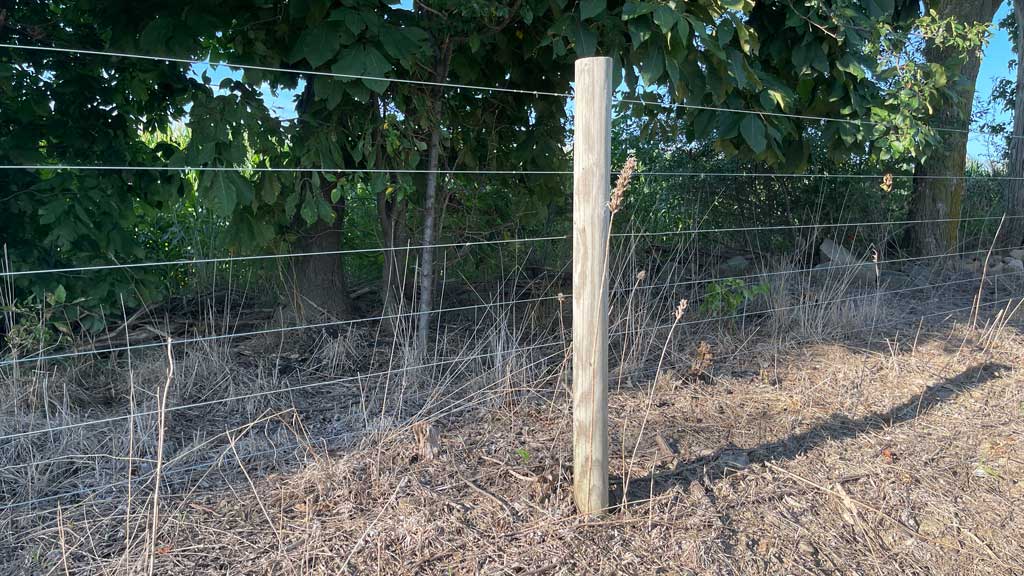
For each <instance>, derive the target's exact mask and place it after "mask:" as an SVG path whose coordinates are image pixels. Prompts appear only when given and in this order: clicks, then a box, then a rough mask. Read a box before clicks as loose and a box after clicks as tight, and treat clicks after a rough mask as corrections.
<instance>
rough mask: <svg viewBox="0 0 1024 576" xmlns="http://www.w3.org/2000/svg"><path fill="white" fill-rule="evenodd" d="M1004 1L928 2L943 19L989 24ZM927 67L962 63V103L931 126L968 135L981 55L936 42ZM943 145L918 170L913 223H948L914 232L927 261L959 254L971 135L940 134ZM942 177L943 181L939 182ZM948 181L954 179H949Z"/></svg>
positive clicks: (946, 108)
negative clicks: (949, 62)
mask: <svg viewBox="0 0 1024 576" xmlns="http://www.w3.org/2000/svg"><path fill="white" fill-rule="evenodd" d="M1001 2H1002V0H933V1H931V2H926V5H927V7H928V9H930V10H935V11H936V12H937V13H938V15H939V17H942V18H946V17H950V16H953V17H955V18H956V19H957V20H958V21H960V22H965V23H977V22H991V21H992V18H993V17H994V16H995V13H996V10H997V9H998V8H999V4H1000V3H1001ZM923 55H924V58H925V60H927V61H928V62H940V63H941V62H946V61H948V60H951V59H957V58H959V59H961V62H962V65H961V68H960V73H959V80H958V82H959V86H958V89H957V96H958V98H959V101H955V102H948V103H946V104H945V105H943V106H942V107H941V108H939V109H938V110H937V112H936V114H935V115H933V116H932V125H933V126H935V127H941V128H953V129H957V130H968V129H969V128H970V124H971V113H972V111H973V109H974V85H975V82H976V81H977V79H978V70H979V68H980V67H981V56H982V54H981V50H980V49H978V50H971V51H970V52H968V53H967V54H962V53H961V51H960V50H959V49H957V48H955V47H940V46H936V45H935V43H934V42H933V40H932V39H928V40H927V41H926V43H925V48H924V51H923ZM940 135H941V136H942V145H941V146H940V147H938V148H936V149H935V150H933V151H932V152H931V154H930V155H929V156H928V158H927V159H925V161H924V162H920V163H918V164H917V165H916V166H915V168H914V175H915V176H917V177H918V178H915V179H914V195H913V204H912V208H911V211H912V219H913V220H949V221H947V222H922V223H919V224H916V225H915V226H914V243H915V245H916V248H917V251H918V252H919V253H920V254H922V255H926V256H933V255H938V254H948V253H952V252H955V251H956V248H957V243H958V236H957V231H958V229H959V225H960V223H959V218H960V210H961V202H962V199H963V192H964V180H963V178H962V176H963V175H964V172H965V169H966V166H967V133H966V132H949V131H943V132H940ZM937 176H940V178H936V177H937ZM945 176H950V178H945Z"/></svg>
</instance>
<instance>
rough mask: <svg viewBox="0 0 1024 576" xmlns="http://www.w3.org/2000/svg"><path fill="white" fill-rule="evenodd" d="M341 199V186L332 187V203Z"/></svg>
mask: <svg viewBox="0 0 1024 576" xmlns="http://www.w3.org/2000/svg"><path fill="white" fill-rule="evenodd" d="M338 200H341V186H335V187H333V188H331V203H332V204H337V203H338Z"/></svg>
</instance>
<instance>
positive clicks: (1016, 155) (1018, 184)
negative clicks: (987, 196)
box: [999, 0, 1024, 248]
mask: <svg viewBox="0 0 1024 576" xmlns="http://www.w3.org/2000/svg"><path fill="white" fill-rule="evenodd" d="M1013 17H1014V19H1015V20H1016V21H1017V39H1016V40H1017V92H1016V97H1015V99H1014V105H1013V135H1012V136H1011V138H1010V166H1009V176H1010V177H1011V180H1007V182H1006V199H1005V209H1006V216H1007V218H1008V219H1007V220H1006V221H1005V222H1004V223H1003V233H1002V235H1001V237H1000V238H999V245H1000V247H1002V248H1019V247H1021V245H1024V62H1021V55H1022V54H1024V0H1013ZM1010 216H1013V217H1014V218H1009V217H1010Z"/></svg>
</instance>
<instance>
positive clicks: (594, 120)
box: [572, 57, 613, 515]
mask: <svg viewBox="0 0 1024 576" xmlns="http://www.w3.org/2000/svg"><path fill="white" fill-rule="evenodd" d="M612 88H613V86H612V59H611V58H603V57H601V58H582V59H580V60H577V61H576V97H575V132H574V136H573V208H572V228H573V233H572V240H573V244H572V352H573V362H572V381H573V493H574V495H575V500H576V507H577V508H578V509H579V511H580V512H582V513H584V514H589V515H594V514H599V513H601V512H602V511H604V510H605V509H607V508H608V265H607V259H608V226H609V219H610V215H609V209H608V200H609V198H608V194H609V191H610V185H611V116H612V115H611V108H612Z"/></svg>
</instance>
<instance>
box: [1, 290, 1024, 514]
mask: <svg viewBox="0 0 1024 576" xmlns="http://www.w3.org/2000/svg"><path fill="white" fill-rule="evenodd" d="M1015 300H1021V301H1024V299H1019V298H1004V299H1000V300H995V301H992V302H985V303H980V304H977V305H973V304H972V305H971V306H963V307H958V308H952V309H947V310H941V311H938V312H931V313H927V314H923V315H920V316H916V315H915V316H914V317H913V318H917V319H918V320H919V322H922V323H923V321H924V319H925V318H931V317H935V316H946V315H950V314H955V313H957V312H965V311H970V310H974V309H975V308H979V309H980V308H988V307H991V306H995V305H999V304H1009V303H1012V302H1014V301H1015ZM910 320H911V319H910V318H897V319H893V320H891V321H888V322H884V323H881V324H878V323H873V324H872V325H870V326H862V327H858V328H853V329H849V330H843V331H840V332H838V333H835V334H832V335H830V336H831V338H835V337H838V336H843V335H850V334H854V333H857V332H863V331H867V330H871V331H874V330H881V329H885V328H888V327H891V326H895V325H897V324H902V323H906V322H908V321H910ZM819 340H821V337H820V336H814V337H811V338H804V339H798V340H795V341H791V342H787V344H789V345H793V344H801V343H808V342H814V341H819ZM560 354H563V352H556V353H554V354H551V355H548V356H546V357H545V358H544V361H547V360H550V359H552V358H554V357H557V356H558V355H560ZM747 354H749V352H747V351H743V350H738V351H736V352H734V353H730V354H727V355H723V356H717V357H716V358H715V360H716V361H720V360H722V359H727V358H736V357H739V356H742V355H747ZM535 363H536V362H534V364H535ZM682 367H685V366H681V365H671V366H662V367H661V368H660V369H657V368H645V369H641V370H632V371H629V372H625V373H622V372H619V371H616V370H615V369H612V370H610V371H609V376H610V377H611V378H613V379H620V380H621V378H623V377H626V376H638V375H644V374H656V373H657V372H659V371H660V372H664V371H666V370H675V369H678V368H682ZM520 369H522V368H520ZM362 435H368V433H367V432H365V431H360V432H351V433H344V434H339V435H333V436H328V437H321V438H318V439H316V440H313V441H305V442H299V443H295V444H292V445H288V446H283V447H276V448H271V449H268V450H263V451H259V452H255V453H252V454H249V455H247V457H253V456H261V455H267V454H271V453H277V452H281V451H285V450H294V449H298V448H303V447H313V446H315V445H317V444H319V443H321V442H329V441H331V440H336V439H340V438H346V437H352V436H362ZM222 463H223V457H221V458H217V459H216V460H211V461H207V462H204V463H201V464H195V465H191V466H189V467H186V468H181V469H178V468H173V467H168V469H167V470H166V471H165V473H166V474H180V473H184V472H193V471H196V470H200V469H206V468H212V467H214V466H217V465H220V464H222ZM151 479H152V477H151V476H150V477H146V478H137V479H132V482H149V481H150V480H151ZM128 483H129V481H128V480H120V481H118V482H115V483H111V484H107V485H104V486H99V487H92V488H83V489H79V490H75V491H71V492H63V493H61V494H55V495H51V496H44V497H40V498H35V499H31V500H26V501H22V502H16V503H11V504H6V505H4V506H0V512H6V511H8V510H14V509H18V508H25V507H30V506H34V505H37V504H42V503H45V502H51V501H53V500H59V499H65V498H72V497H75V496H80V495H83V494H92V495H96V494H98V493H100V492H102V491H104V490H109V489H113V488H117V487H120V486H124V485H127V484H128ZM164 496H165V497H175V496H184V494H167V495H164ZM113 500H114V497H111V498H105V499H102V500H99V502H109V501H113ZM96 503H97V501H96V500H93V499H91V500H89V501H87V502H82V503H79V504H77V505H78V506H85V505H88V504H96ZM52 511H53V509H45V510H38V511H34V512H30V513H28V514H25V515H23V516H22V517H20V518H19V520H24V519H27V518H30V517H33V516H38V515H42V514H46V513H50V512H52Z"/></svg>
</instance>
